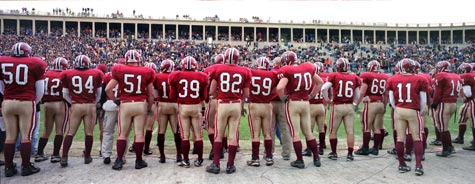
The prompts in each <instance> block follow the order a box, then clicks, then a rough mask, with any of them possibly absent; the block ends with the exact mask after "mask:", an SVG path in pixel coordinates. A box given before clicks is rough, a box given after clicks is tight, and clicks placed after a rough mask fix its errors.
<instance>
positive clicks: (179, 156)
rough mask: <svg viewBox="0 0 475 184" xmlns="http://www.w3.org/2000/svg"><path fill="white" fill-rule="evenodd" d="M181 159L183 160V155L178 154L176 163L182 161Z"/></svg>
mask: <svg viewBox="0 0 475 184" xmlns="http://www.w3.org/2000/svg"><path fill="white" fill-rule="evenodd" d="M181 161H183V158H182V157H181V154H180V155H177V156H176V163H180V162H181Z"/></svg>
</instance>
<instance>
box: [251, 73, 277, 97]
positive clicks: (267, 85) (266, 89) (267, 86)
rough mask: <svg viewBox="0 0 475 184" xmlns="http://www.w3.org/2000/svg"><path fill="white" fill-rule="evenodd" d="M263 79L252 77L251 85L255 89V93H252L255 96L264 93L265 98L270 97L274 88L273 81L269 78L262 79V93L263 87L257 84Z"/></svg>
mask: <svg viewBox="0 0 475 184" xmlns="http://www.w3.org/2000/svg"><path fill="white" fill-rule="evenodd" d="M261 79H262V78H261V77H252V78H251V85H252V86H253V87H254V88H255V91H254V90H252V91H251V93H252V94H253V95H259V94H261V92H262V95H264V96H269V94H270V92H271V90H272V89H271V88H272V80H271V79H270V78H268V77H266V78H264V79H262V88H263V90H262V91H261V86H260V85H259V84H258V83H257V81H260V80H261Z"/></svg>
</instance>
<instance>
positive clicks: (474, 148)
mask: <svg viewBox="0 0 475 184" xmlns="http://www.w3.org/2000/svg"><path fill="white" fill-rule="evenodd" d="M463 149H464V150H468V151H475V145H473V144H471V145H470V146H465V147H463Z"/></svg>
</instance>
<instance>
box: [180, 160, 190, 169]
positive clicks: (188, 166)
mask: <svg viewBox="0 0 475 184" xmlns="http://www.w3.org/2000/svg"><path fill="white" fill-rule="evenodd" d="M178 166H180V167H184V168H190V166H191V164H190V161H189V160H183V161H181V162H180V163H178Z"/></svg>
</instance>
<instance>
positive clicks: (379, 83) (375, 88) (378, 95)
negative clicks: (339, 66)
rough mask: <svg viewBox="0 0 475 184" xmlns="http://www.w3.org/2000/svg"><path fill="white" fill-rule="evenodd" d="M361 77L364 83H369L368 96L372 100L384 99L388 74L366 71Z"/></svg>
mask: <svg viewBox="0 0 475 184" xmlns="http://www.w3.org/2000/svg"><path fill="white" fill-rule="evenodd" d="M360 78H361V81H362V82H363V83H366V84H367V85H368V88H367V89H366V96H368V97H369V99H370V101H372V102H375V101H382V100H383V95H384V92H385V91H386V83H387V80H388V76H387V75H386V74H381V73H374V72H365V73H363V74H361V76H360Z"/></svg>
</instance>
